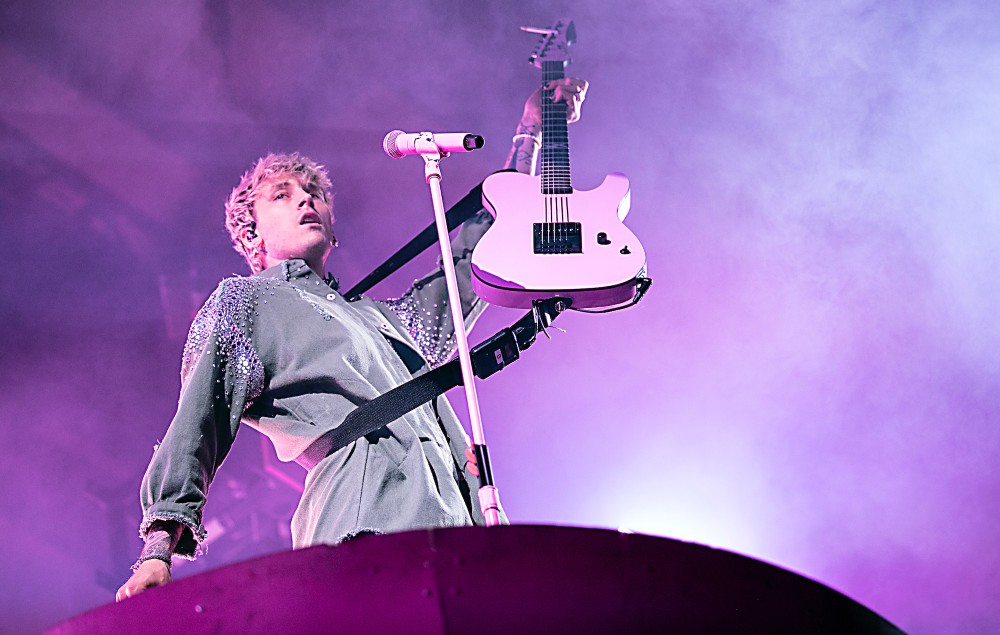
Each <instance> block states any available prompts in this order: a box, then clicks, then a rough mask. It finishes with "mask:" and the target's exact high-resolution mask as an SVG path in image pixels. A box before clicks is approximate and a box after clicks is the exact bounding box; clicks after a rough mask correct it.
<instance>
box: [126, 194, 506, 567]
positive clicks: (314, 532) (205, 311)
mask: <svg viewBox="0 0 1000 635" xmlns="http://www.w3.org/2000/svg"><path fill="white" fill-rule="evenodd" d="M491 223H492V217H491V216H490V215H489V214H488V213H486V212H480V213H479V214H478V215H477V216H475V217H473V218H472V219H470V220H469V221H467V222H466V223H465V224H464V225H463V226H462V227H461V228H460V229H459V232H458V234H457V236H456V237H455V239H454V240H453V242H452V249H453V251H454V256H455V267H456V271H457V273H458V277H459V288H460V295H461V301H462V313H463V315H464V316H465V322H466V326H467V327H471V325H472V323H473V322H474V321H475V319H476V318H477V317H478V316H479V315H480V314H481V313H482V311H483V310H484V309H485V307H486V303H485V302H484V301H483V300H481V299H479V298H478V297H477V296H476V295H475V294H474V293H473V291H472V289H471V286H470V282H469V281H470V273H471V272H470V256H471V253H472V248H473V247H474V246H475V244H476V243H477V242H478V241H479V239H480V237H481V236H482V235H483V234H484V233H485V231H486V230H487V229H488V228H489V226H490V224H491ZM455 348H456V344H455V332H454V324H453V322H452V319H451V312H450V310H449V308H448V298H447V288H446V284H445V277H444V273H443V270H442V269H441V268H440V267H439V268H438V269H437V270H435V271H434V272H432V273H430V274H429V275H428V276H426V277H424V278H422V279H420V280H417V281H416V282H415V283H414V284H413V286H412V287H411V288H410V289H409V290H408V291H407V292H406V294H404V295H403V296H402V297H401V298H398V299H395V300H389V301H385V302H378V301H373V300H371V299H368V298H365V297H363V298H361V299H360V300H358V301H355V302H347V301H346V300H345V299H344V297H343V296H341V295H340V294H339V293H337V292H336V291H335V290H333V289H331V288H330V287H329V286H327V284H326V283H324V282H323V281H322V280H321V279H320V278H319V276H317V275H316V274H315V273H314V272H313V271H312V270H310V269H309V267H308V266H307V265H306V264H305V262H304V261H302V260H287V261H285V262H282V263H281V264H280V265H277V266H275V267H271V268H270V269H267V270H266V271H263V272H261V273H260V274H257V275H254V276H250V277H234V278H227V279H226V280H223V281H222V282H221V283H220V284H219V286H218V288H217V289H216V290H215V292H214V293H212V295H211V297H210V298H209V299H208V301H207V302H206V303H205V306H204V307H202V309H201V310H200V311H199V313H198V315H197V317H196V318H195V320H194V323H193V324H192V325H191V330H190V333H189V335H188V340H187V343H186V345H185V347H184V356H183V363H182V367H181V394H180V400H179V403H178V408H177V414H176V415H175V416H174V419H173V421H172V422H171V423H170V427H169V428H168V430H167V433H166V436H165V437H164V438H163V441H162V443H160V445H159V446H158V448H157V450H156V451H155V452H154V454H153V458H152V460H151V462H150V464H149V467H148V469H147V470H146V474H145V477H144V478H143V482H142V488H141V493H140V499H141V502H142V508H143V521H142V525H141V526H140V536H142V537H143V538H145V535H146V533H147V531H148V529H149V526H150V524H151V523H152V522H153V521H154V520H173V521H177V522H179V523H181V524H182V525H183V526H184V531H183V534H182V536H181V539H180V541H179V543H178V544H177V547H176V550H175V554H176V555H178V556H181V557H188V558H193V557H195V556H197V555H198V554H199V553H200V544H201V543H202V542H203V541H204V539H205V535H206V534H205V530H204V527H203V526H202V509H203V507H204V505H205V500H206V495H207V493H208V487H209V485H210V484H211V482H212V479H213V477H214V476H215V472H216V470H217V469H218V468H219V466H220V465H221V464H222V461H223V460H224V459H225V457H226V454H227V453H228V451H229V448H230V446H231V445H232V443H233V440H234V438H235V436H236V432H237V430H238V429H239V427H240V424H241V422H242V423H246V424H247V425H249V426H251V427H253V428H256V429H257V430H260V431H261V432H262V433H263V434H265V435H267V436H268V437H269V438H270V439H271V441H272V442H273V443H274V447H275V450H276V451H277V454H278V458H279V459H281V460H283V461H291V460H294V459H295V458H296V457H297V456H298V455H299V454H301V453H302V451H303V450H305V449H306V448H307V447H308V446H309V445H310V444H311V443H312V442H313V441H315V440H316V439H317V438H318V437H320V436H321V435H323V434H324V433H325V432H327V431H328V430H331V429H333V428H335V427H336V426H338V425H340V423H341V422H343V420H344V418H345V417H346V416H347V415H348V414H349V413H350V412H351V411H352V410H353V409H354V408H355V407H357V406H358V405H359V404H362V403H364V402H366V401H369V400H371V399H374V398H375V397H377V396H379V395H381V394H383V393H385V392H387V391H388V390H391V389H392V388H395V387H396V386H399V385H400V384H403V383H405V382H406V381H409V380H410V379H411V378H412V377H413V376H414V375H419V374H421V373H423V372H427V370H428V369H429V368H430V367H432V366H434V365H437V364H440V363H441V362H444V361H445V360H447V359H448V358H449V357H450V356H451V355H452V354H453V353H454V350H455ZM466 447H467V439H466V436H465V433H464V431H463V430H462V427H461V424H460V423H459V421H458V419H457V417H456V416H455V413H454V411H453V410H452V409H451V406H450V405H449V404H448V401H447V400H446V399H445V398H444V397H439V398H438V399H436V400H434V401H432V402H430V403H428V404H425V405H423V406H421V407H419V408H417V409H415V410H413V411H411V412H410V413H408V414H406V415H404V416H403V417H401V418H400V419H397V420H396V421H394V422H392V423H391V424H389V425H388V426H386V427H384V428H382V429H381V430H379V431H377V432H375V433H372V434H370V435H367V436H366V437H362V438H360V439H358V440H357V441H355V442H354V443H351V444H350V445H348V446H346V447H344V448H342V449H340V450H338V451H336V452H334V453H332V454H330V455H329V456H328V457H326V459H324V460H323V461H322V462H320V463H319V464H318V465H316V466H315V467H314V468H313V469H312V470H310V472H309V474H308V476H307V478H306V484H305V491H304V492H303V495H302V500H301V501H300V503H299V506H298V509H297V510H296V512H295V516H294V518H293V520H292V535H293V544H294V546H295V547H304V546H308V545H311V544H317V543H335V542H338V541H340V540H342V539H344V538H345V537H349V536H351V535H353V534H356V533H358V532H363V531H374V532H389V531H399V530H404V529H415V528H422V527H434V526H453V525H468V524H472V522H474V521H475V522H477V523H479V524H482V516H481V514H480V512H479V509H478V505H477V504H475V503H474V499H475V494H476V491H477V489H478V487H479V483H478V479H476V478H475V477H473V476H471V475H470V474H468V473H467V472H465V471H464V469H463V468H464V465H465V456H464V451H465V448H466ZM470 492H471V499H472V500H471V501H470Z"/></svg>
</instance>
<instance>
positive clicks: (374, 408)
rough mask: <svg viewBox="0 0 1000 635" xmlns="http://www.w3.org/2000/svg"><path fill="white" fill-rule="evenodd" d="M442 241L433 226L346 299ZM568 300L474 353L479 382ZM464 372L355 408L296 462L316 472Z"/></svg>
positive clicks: (540, 309) (439, 371) (454, 219)
mask: <svg viewBox="0 0 1000 635" xmlns="http://www.w3.org/2000/svg"><path fill="white" fill-rule="evenodd" d="M482 196H483V186H482V183H480V184H479V185H477V186H476V187H474V188H473V189H472V191H471V192H469V193H468V194H466V195H465V197H463V198H462V200H460V201H459V202H458V203H456V204H455V205H454V206H452V207H451V208H450V209H449V210H448V211H447V212H446V214H445V216H446V218H447V221H448V229H449V230H451V229H454V228H456V227H458V226H459V225H461V224H462V223H464V222H465V221H467V220H468V219H470V218H472V217H473V216H474V215H475V214H476V213H477V212H479V210H481V209H482ZM436 241H437V228H436V227H435V225H434V224H431V225H430V226H428V227H427V228H426V229H424V230H423V231H422V232H420V233H419V234H417V236H416V237H415V238H413V240H411V241H410V242H408V243H407V244H406V245H405V246H403V248H402V249H400V250H399V251H397V252H396V253H395V254H393V255H392V256H391V257H389V259H388V260H386V261H385V262H384V263H382V264H381V265H379V266H378V267H377V268H376V269H375V270H374V271H372V273H370V274H368V275H367V276H365V278H364V279H363V280H361V282H359V283H358V284H356V285H354V286H353V287H351V289H350V290H348V291H347V292H346V293H344V297H345V298H347V300H348V301H354V300H357V299H358V298H360V297H361V294H363V293H364V292H365V291H367V290H368V289H370V288H372V287H373V286H375V285H376V284H378V283H379V282H381V281H382V280H384V279H385V278H386V277H388V276H389V275H391V274H392V273H393V272H394V271H396V270H397V269H399V268H400V267H402V266H403V265H405V264H406V263H407V262H409V261H410V260H412V259H413V258H414V257H415V256H416V255H417V254H419V253H421V252H422V251H423V250H425V249H427V248H428V247H430V246H431V245H432V244H434V243H435V242H436ZM568 304H569V302H568V300H562V299H557V298H553V299H549V300H544V301H536V302H535V303H534V305H533V306H532V308H531V311H529V312H528V313H527V314H525V315H524V317H522V318H521V319H520V320H518V321H517V322H515V323H514V324H513V325H511V326H510V327H508V328H505V329H503V330H501V331H499V332H497V333H496V334H495V335H493V337H491V338H489V339H488V340H486V341H484V342H482V343H480V344H479V345H478V346H476V347H475V348H473V349H472V354H471V357H472V368H473V372H474V373H475V375H476V377H479V378H480V379H486V378H487V377H489V376H490V375H492V374H494V373H496V372H497V371H499V370H501V369H503V368H504V367H505V366H507V365H508V364H510V363H512V362H514V361H516V360H517V359H518V358H519V357H520V352H521V351H523V350H525V349H527V348H528V347H529V346H531V345H532V344H534V342H535V338H536V336H537V335H538V331H539V330H542V331H543V332H544V330H545V328H546V327H548V326H549V325H550V324H551V323H552V320H554V319H555V318H556V316H557V315H559V313H561V312H562V311H564V310H566V308H568ZM462 384H463V381H462V371H461V366H460V362H459V360H458V359H457V358H456V359H453V360H451V361H450V362H447V363H445V364H442V365H441V366H438V367H437V368H435V369H433V370H430V371H427V372H425V373H423V374H421V375H418V376H417V377H415V378H413V379H411V380H410V381H408V382H406V383H405V384H402V385H400V386H397V387H396V388H393V389H392V390H390V391H389V392H387V393H385V394H382V395H379V396H378V397H376V398H375V399H372V400H371V401H369V402H367V403H364V404H361V405H360V406H358V407H357V408H355V409H354V410H353V411H351V413H350V414H349V415H347V418H345V419H344V421H343V423H341V424H340V425H339V426H337V427H336V428H334V429H333V430H330V431H329V432H327V433H326V434H324V435H323V436H321V437H320V438H318V439H316V441H314V442H313V443H312V444H311V445H310V446H309V447H308V448H306V450H305V451H304V452H303V453H302V454H300V455H299V456H298V457H297V458H296V459H295V462H296V463H298V464H299V465H301V466H302V467H304V468H306V469H307V470H311V469H312V468H313V467H315V466H316V464H318V463H319V462H320V461H322V460H323V459H324V458H325V457H326V456H329V455H330V454H331V453H332V452H335V451H337V450H339V449H340V448H343V447H347V446H348V445H350V444H351V443H354V442H355V441H356V440H358V439H359V438H361V437H363V436H366V435H368V434H371V433H372V432H375V431H376V430H378V429H379V428H382V427H383V426H386V425H388V424H389V423H392V422H393V421H395V420H396V419H398V418H400V417H402V416H403V415H405V414H406V413H408V412H410V411H411V410H413V409H415V408H418V407H420V406H421V405H423V404H425V403H427V402H429V401H431V400H433V399H436V398H437V397H438V396H440V395H443V394H444V393H445V392H447V391H449V390H451V389H452V388H454V387H456V386H461V385H462Z"/></svg>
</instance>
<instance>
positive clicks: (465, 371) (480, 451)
mask: <svg viewBox="0 0 1000 635" xmlns="http://www.w3.org/2000/svg"><path fill="white" fill-rule="evenodd" d="M394 132H398V131H394ZM394 132H390V133H389V134H388V135H386V138H385V141H384V142H383V146H384V147H385V151H386V153H388V154H389V155H390V156H394V155H393V154H392V152H390V147H389V146H390V137H392V135H393V134H394ZM401 134H402V133H401ZM470 136H471V135H470ZM394 139H395V138H393V140H394ZM393 145H394V143H393ZM481 145H482V139H481V138H480V139H479V142H478V145H477V147H479V146H481ZM415 147H416V148H417V150H416V151H415V152H416V153H419V154H420V156H421V157H422V158H423V160H424V180H425V181H426V182H427V186H428V187H429V188H430V191H431V203H432V204H433V207H434V223H435V225H436V227H437V234H438V246H439V247H440V249H441V267H442V268H443V269H444V277H445V282H446V283H447V286H448V306H449V308H450V309H451V319H452V323H453V325H454V328H455V342H456V343H457V344H458V360H459V365H460V368H461V371H462V384H463V386H464V387H465V398H466V402H467V404H468V408H469V421H470V423H471V424H472V447H473V449H474V451H475V453H476V462H477V463H478V464H479V465H478V467H479V508H480V510H482V512H483V518H485V519H486V526H487V527H496V526H497V525H499V524H500V522H501V518H502V516H503V509H502V507H501V506H500V492H499V490H498V489H497V487H496V485H495V484H494V483H493V470H492V468H491V467H490V455H489V450H488V448H487V447H486V436H485V432H484V431H483V420H482V415H481V414H480V412H479V397H478V395H477V393H476V383H475V371H474V370H473V367H472V355H471V352H470V351H469V338H468V334H467V333H466V331H465V316H464V315H462V296H461V294H460V293H459V291H458V274H456V273H455V258H454V256H453V255H452V253H451V239H450V238H449V237H448V219H447V217H446V216H445V209H444V199H443V198H442V196H441V159H444V158H445V157H447V156H448V154H449V153H448V151H447V149H446V148H440V147H437V146H436V145H435V143H434V135H433V134H432V133H429V132H425V133H421V134H420V135H419V136H418V137H417V139H416V141H415ZM435 148H436V151H435ZM503 361H504V360H503V358H502V354H500V353H498V355H497V362H498V363H500V365H501V366H502V365H503Z"/></svg>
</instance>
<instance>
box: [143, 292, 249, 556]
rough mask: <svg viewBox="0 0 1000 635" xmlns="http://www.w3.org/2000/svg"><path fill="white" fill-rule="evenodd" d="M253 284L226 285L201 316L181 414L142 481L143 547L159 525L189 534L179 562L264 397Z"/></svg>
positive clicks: (196, 542)
mask: <svg viewBox="0 0 1000 635" xmlns="http://www.w3.org/2000/svg"><path fill="white" fill-rule="evenodd" d="M251 284H253V281H252V279H249V278H230V279H228V280H224V281H223V282H222V283H221V284H220V285H219V287H218V288H217V289H216V290H215V292H214V293H213V294H212V295H211V297H210V298H209V299H208V301H207V302H206V303H205V306H204V307H202V308H201V310H200V311H199V312H198V315H197V316H196V317H195V320H194V323H193V324H192V325H191V330H190V332H189V333H188V339H187V343H186V344H185V346H184V359H183V363H182V366H181V395H180V400H179V402H178V405H177V414H176V415H175V416H174V418H173V421H171V422H170V427H169V428H168V429H167V433H166V436H164V438H163V441H162V442H161V443H160V444H159V445H158V446H157V448H156V450H155V451H154V453H153V458H152V460H151V461H150V464H149V467H148V468H147V469H146V474H145V476H144V477H143V480H142V486H141V490H140V502H141V504H142V510H143V519H142V524H141V525H140V527H139V535H140V537H141V538H143V539H144V540H145V538H146V534H147V533H148V532H149V529H150V526H151V525H152V524H153V523H154V522H155V521H158V520H161V521H162V520H170V521H175V522H178V523H180V524H181V525H183V527H184V529H183V532H182V534H181V536H180V539H179V541H178V542H177V545H176V547H175V551H174V553H175V555H177V556H180V557H184V558H188V559H193V558H195V557H196V556H198V555H199V554H200V553H201V544H202V542H203V541H204V540H205V537H206V532H205V529H204V527H203V526H202V508H203V507H204V505H205V500H206V496H207V494H208V487H209V485H210V484H211V482H212V479H213V477H214V476H215V472H216V470H217V469H218V467H219V466H220V465H221V464H222V461H223V460H224V459H225V458H226V455H227V454H228V452H229V449H230V447H231V446H232V443H233V440H234V438H235V437H236V431H237V429H238V428H239V423H240V419H241V417H242V415H243V411H244V410H245V409H246V408H248V407H249V406H250V405H251V404H252V402H253V401H254V400H255V399H256V398H257V397H259V396H260V394H261V392H262V390H263V386H264V369H263V365H262V364H261V361H260V359H259V358H258V356H257V352H256V350H255V348H254V345H253V342H252V337H251V335H252V333H253V314H254V302H255V300H254V298H255V294H253V293H252V290H251V289H250V288H249V287H250V285H251Z"/></svg>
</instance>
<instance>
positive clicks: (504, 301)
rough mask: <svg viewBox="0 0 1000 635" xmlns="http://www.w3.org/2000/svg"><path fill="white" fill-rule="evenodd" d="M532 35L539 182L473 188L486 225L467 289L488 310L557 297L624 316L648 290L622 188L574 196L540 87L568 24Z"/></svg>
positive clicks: (553, 115) (623, 183) (490, 181)
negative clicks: (487, 215) (537, 82)
mask: <svg viewBox="0 0 1000 635" xmlns="http://www.w3.org/2000/svg"><path fill="white" fill-rule="evenodd" d="M522 29H523V30H525V31H529V32H531V33H539V34H541V36H542V37H541V41H540V42H539V44H538V46H537V47H536V48H535V50H534V52H533V53H532V55H531V58H530V61H531V62H532V63H533V64H534V65H535V66H537V67H538V68H540V69H541V70H542V77H543V80H544V81H543V84H542V142H541V143H542V148H541V164H542V167H541V176H531V175H527V174H518V173H501V174H494V175H492V176H490V177H488V178H487V179H486V181H484V182H483V204H484V205H485V206H486V207H487V208H488V209H489V210H490V212H491V213H492V214H493V216H494V217H495V218H496V222H495V223H494V224H493V226H492V227H490V229H489V230H488V231H487V232H486V234H485V235H484V236H483V237H482V239H481V240H480V241H479V243H478V244H477V245H476V248H475V250H474V251H473V252H472V288H473V290H475V292H476V294H477V295H479V297H481V298H483V299H485V300H486V301H488V302H491V303H493V304H498V305H500V306H506V307H513V308H526V307H530V306H531V303H532V302H533V301H534V300H540V299H546V298H553V297H560V298H564V299H566V300H567V302H566V304H567V305H569V308H570V309H571V310H577V311H587V310H588V309H590V310H591V312H606V311H608V310H617V309H619V308H625V307H628V306H632V305H633V304H635V303H636V302H638V301H639V300H640V299H641V298H642V296H643V295H644V294H645V292H646V290H647V289H648V288H649V285H650V283H651V282H652V281H651V280H650V279H649V278H647V277H646V252H645V250H644V249H643V247H642V244H641V243H640V242H639V239H638V238H636V236H635V234H633V233H632V231H631V230H629V229H628V228H627V227H626V226H625V225H624V224H622V220H624V218H625V216H626V215H627V214H628V211H629V205H630V193H629V182H628V178H627V177H626V176H625V175H624V174H618V173H614V174H609V175H608V176H607V177H606V178H605V179H604V182H603V183H602V184H601V185H600V186H599V187H598V188H597V189H594V190H590V191H574V189H573V186H572V184H571V179H570V161H569V136H568V132H567V122H566V108H567V104H566V103H565V102H561V101H559V102H557V101H554V100H553V95H554V90H553V89H552V88H550V87H549V82H553V81H557V80H561V79H563V78H564V77H565V67H566V65H567V64H568V63H569V51H568V49H569V46H570V44H572V43H573V42H575V41H576V29H575V27H574V26H573V22H572V21H570V20H565V19H564V20H559V21H557V22H556V23H555V25H553V26H552V27H550V28H546V29H540V28H535V27H522Z"/></svg>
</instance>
